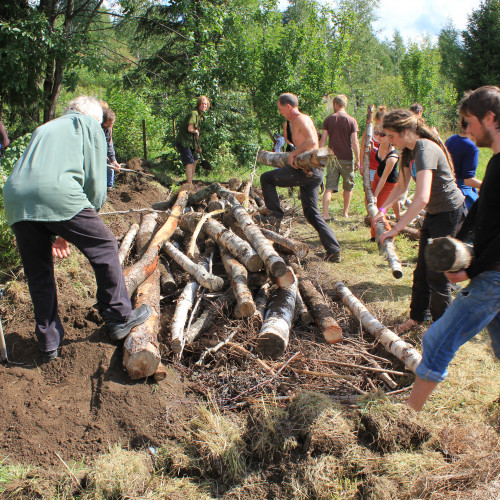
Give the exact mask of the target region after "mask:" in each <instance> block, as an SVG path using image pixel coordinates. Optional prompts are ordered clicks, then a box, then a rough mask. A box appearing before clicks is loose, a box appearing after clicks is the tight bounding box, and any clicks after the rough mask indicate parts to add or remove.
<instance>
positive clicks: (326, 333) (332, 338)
mask: <svg viewBox="0 0 500 500" xmlns="http://www.w3.org/2000/svg"><path fill="white" fill-rule="evenodd" d="M322 333H323V337H324V339H325V340H326V341H327V342H328V343H329V344H336V343H337V342H340V341H341V340H342V330H341V329H340V328H339V327H338V326H334V325H332V326H329V327H327V328H325V329H324V330H323V331H322Z"/></svg>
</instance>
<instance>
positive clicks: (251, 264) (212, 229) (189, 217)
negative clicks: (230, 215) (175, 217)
mask: <svg viewBox="0 0 500 500" xmlns="http://www.w3.org/2000/svg"><path fill="white" fill-rule="evenodd" d="M199 220H200V216H199V214H196V213H191V214H185V215H183V216H182V218H181V220H180V225H181V227H182V228H185V229H186V230H187V231H191V232H192V231H194V229H195V228H196V225H197V224H198V221H199ZM203 232H204V233H206V234H208V235H209V236H210V237H211V238H212V239H213V240H214V241H215V242H216V243H217V244H218V245H219V246H221V247H223V248H225V249H226V250H228V251H229V252H231V253H232V254H233V255H234V256H235V257H236V258H237V259H238V260H239V261H240V262H241V263H242V264H243V265H244V266H245V267H246V268H247V269H248V270H249V271H251V272H257V271H260V270H261V269H262V268H263V267H264V263H263V262H262V259H261V258H260V257H259V254H258V253H257V252H256V251H255V250H254V249H253V248H252V246H251V245H250V243H248V241H245V240H243V239H242V238H240V237H239V236H237V235H236V234H234V233H233V231H231V229H228V228H227V227H226V226H224V225H223V224H221V223H220V222H219V221H217V220H215V219H208V220H206V221H205V224H204V225H203Z"/></svg>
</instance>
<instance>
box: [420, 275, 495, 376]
mask: <svg viewBox="0 0 500 500" xmlns="http://www.w3.org/2000/svg"><path fill="white" fill-rule="evenodd" d="M484 328H486V329H487V331H488V333H489V334H490V337H491V344H492V347H493V352H494V353H495V356H496V357H497V358H499V359H500V271H484V272H483V273H481V274H480V275H478V276H476V277H475V278H473V279H472V280H471V282H470V283H469V285H468V286H467V287H465V288H464V289H462V290H461V291H460V292H459V294H458V295H457V298H456V299H455V300H454V301H453V302H452V303H451V305H450V306H449V307H448V309H446V312H445V313H444V315H443V316H441V318H440V319H438V320H437V321H436V322H435V323H433V324H432V325H431V327H430V328H429V329H428V330H427V331H426V332H425V335H424V337H423V339H422V347H423V354H422V361H421V362H420V364H419V365H418V367H417V369H416V372H415V373H416V374H417V375H418V376H419V377H420V378H422V379H424V380H429V381H431V382H442V381H443V380H444V379H445V378H446V376H447V375H448V370H447V368H448V365H449V364H450V362H451V360H452V359H453V357H454V356H455V353H456V352H457V351H458V349H459V348H460V347H461V346H462V345H463V344H465V343H466V342H468V341H469V340H470V339H471V338H473V337H474V336H476V335H477V334H478V333H480V332H481V331H482V330H483V329H484Z"/></svg>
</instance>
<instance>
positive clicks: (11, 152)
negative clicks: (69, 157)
mask: <svg viewBox="0 0 500 500" xmlns="http://www.w3.org/2000/svg"><path fill="white" fill-rule="evenodd" d="M30 140H31V134H26V135H23V136H22V137H19V139H16V140H15V141H13V142H11V144H10V146H9V147H8V148H7V149H6V150H5V154H4V155H3V156H2V159H1V160H0V188H1V189H2V191H1V193H0V265H1V266H3V267H4V268H8V267H12V266H16V265H18V264H19V255H18V253H17V251H16V247H15V245H14V235H13V234H12V231H11V229H10V227H9V225H8V224H7V220H6V219H5V212H4V207H3V186H4V184H5V181H6V180H7V177H8V176H9V174H10V173H11V172H12V169H13V168H14V165H15V164H16V162H17V160H19V158H21V156H22V154H23V153H24V150H25V149H26V147H27V146H28V143H29V142H30Z"/></svg>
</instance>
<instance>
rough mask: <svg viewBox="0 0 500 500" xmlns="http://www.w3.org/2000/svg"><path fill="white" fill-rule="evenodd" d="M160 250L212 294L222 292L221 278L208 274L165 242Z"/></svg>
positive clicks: (222, 281) (222, 282) (222, 283)
mask: <svg viewBox="0 0 500 500" xmlns="http://www.w3.org/2000/svg"><path fill="white" fill-rule="evenodd" d="M162 249H163V250H164V251H165V252H166V254H167V255H168V256H169V257H170V258H172V259H173V260H175V262H177V264H179V266H181V267H182V269H184V271H186V272H187V273H188V274H189V275H191V276H192V277H193V278H194V279H195V280H196V281H197V282H198V283H199V284H200V285H202V286H204V287H205V288H207V289H208V290H210V291H212V292H218V291H219V290H222V288H223V286H224V280H223V279H222V278H220V277H219V276H215V275H214V274H211V273H209V272H208V271H207V270H206V269H205V268H204V267H203V266H201V265H199V264H196V263H195V262H193V261H192V260H191V259H190V258H189V257H187V256H186V255H184V254H183V253H182V252H181V251H180V250H178V249H177V248H176V247H175V246H174V245H173V244H172V243H170V242H169V241H166V242H165V243H164V244H163V247H162Z"/></svg>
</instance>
